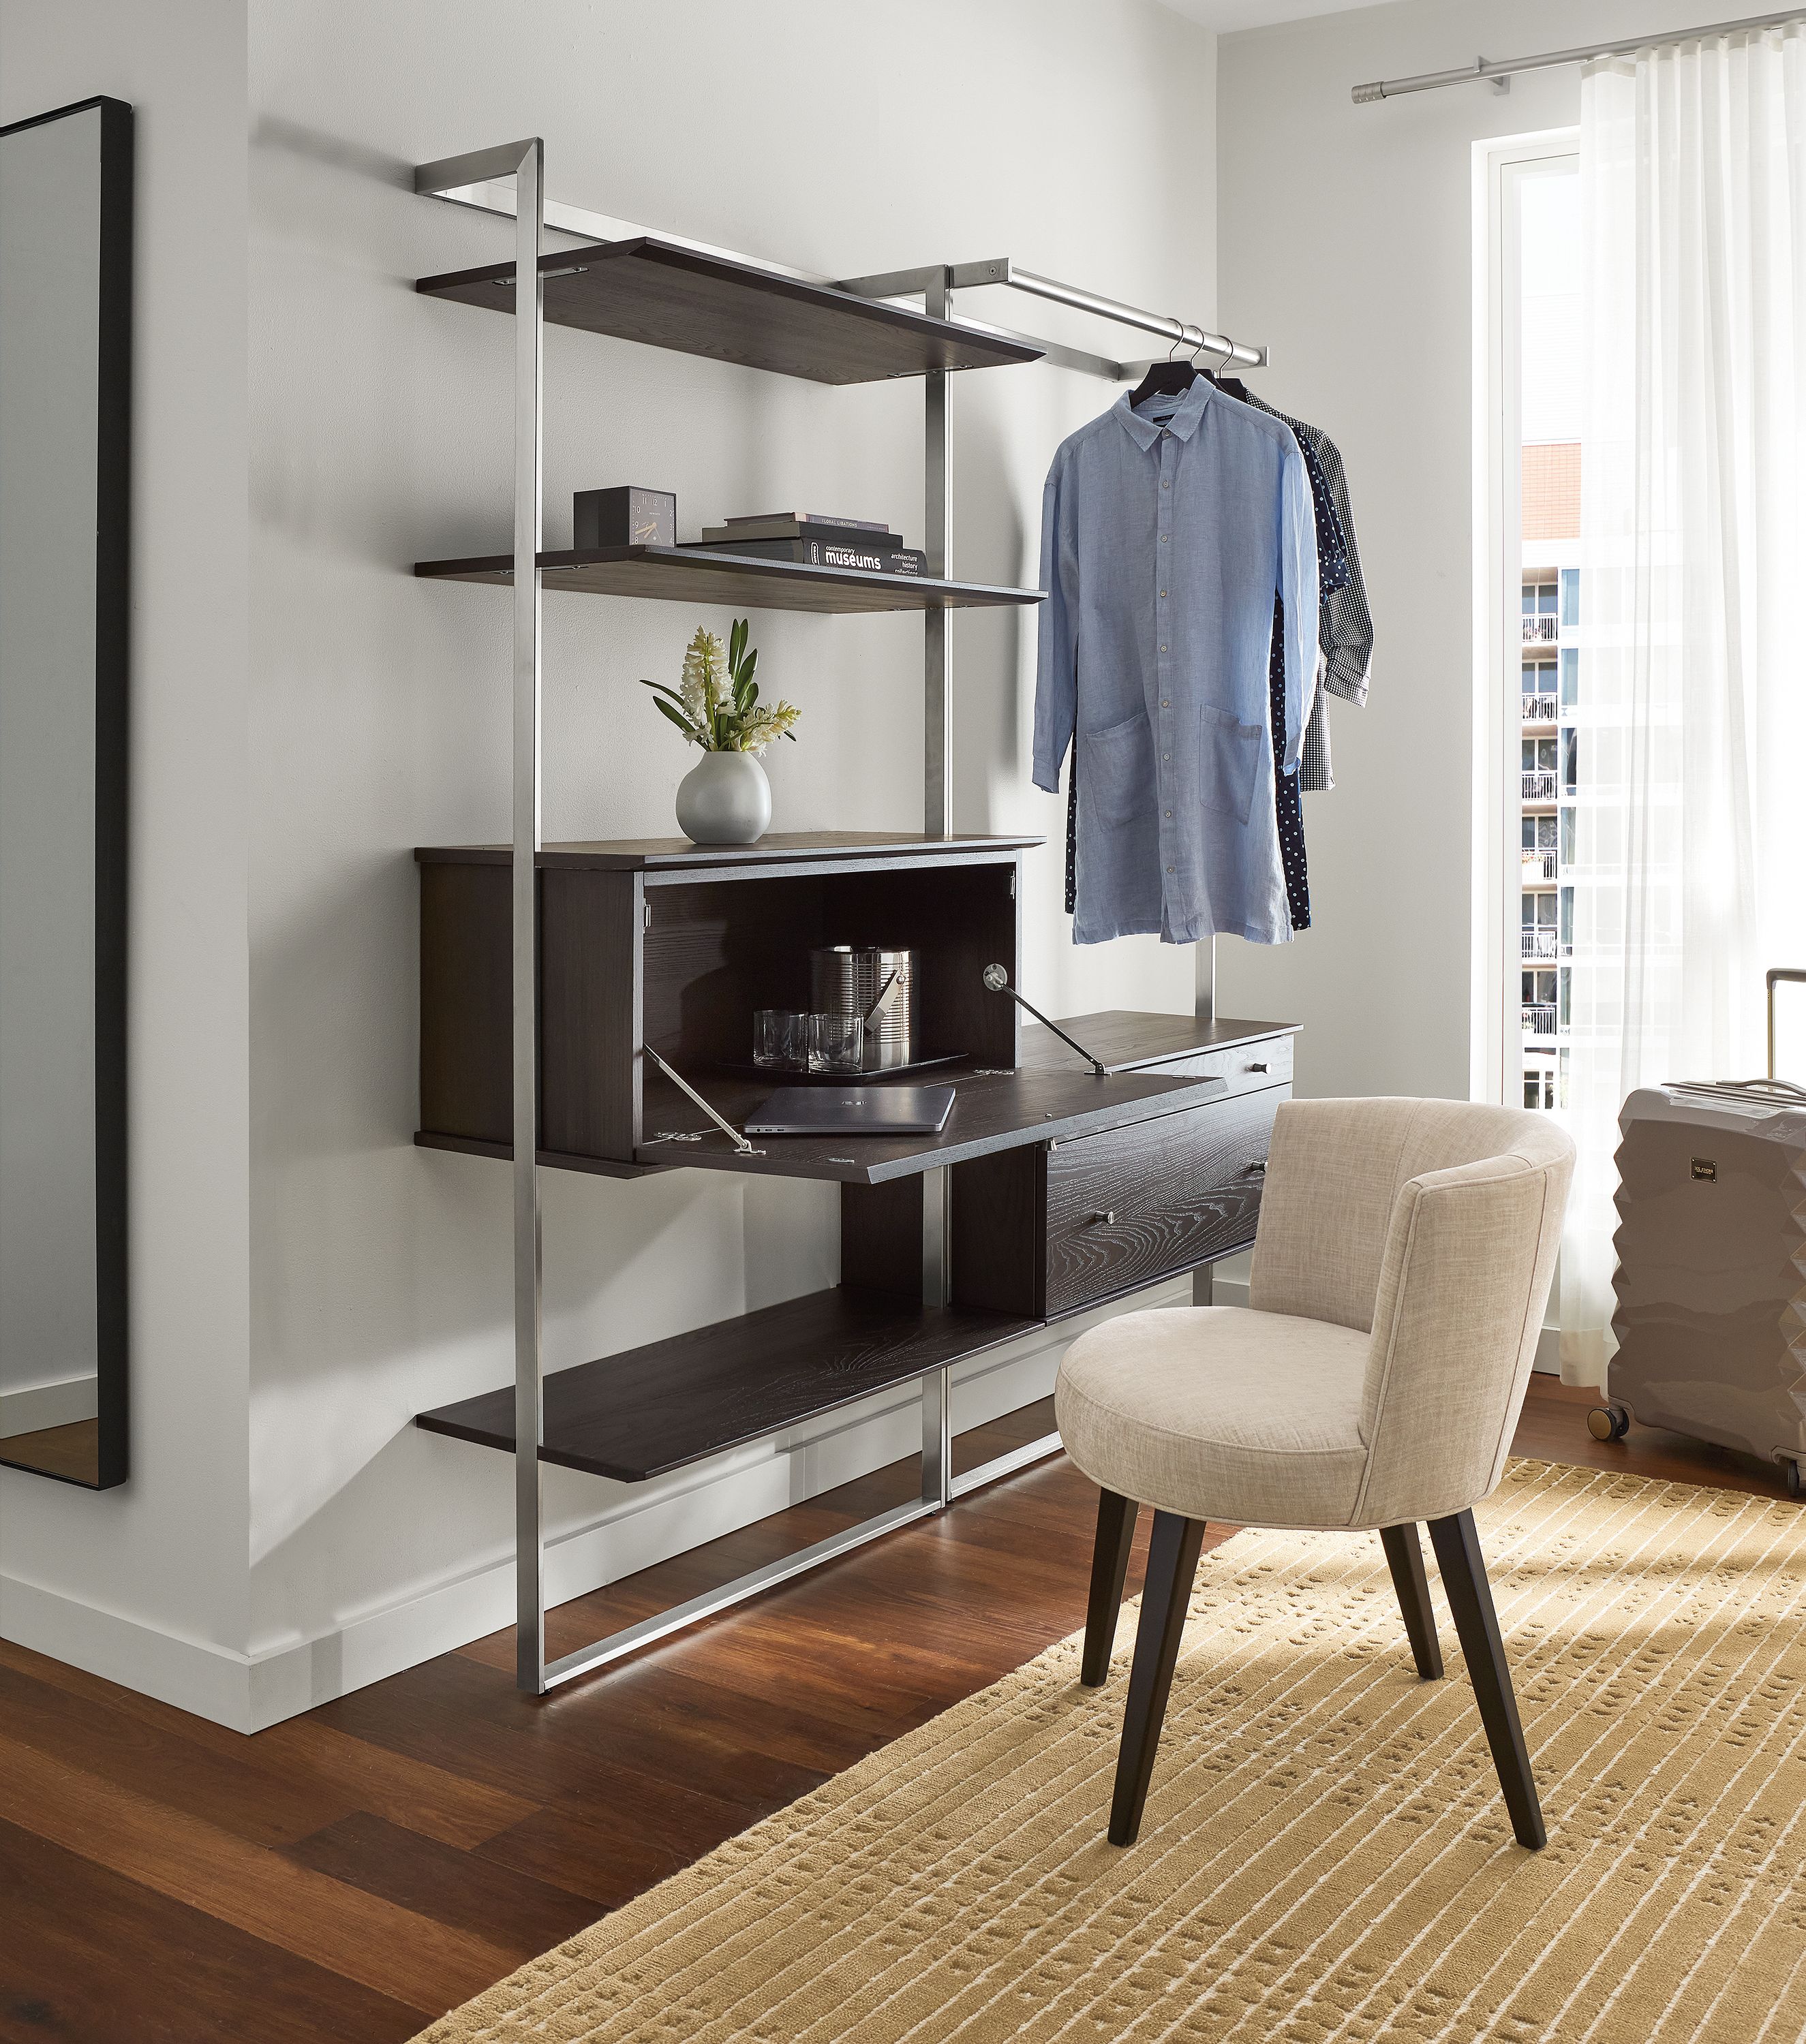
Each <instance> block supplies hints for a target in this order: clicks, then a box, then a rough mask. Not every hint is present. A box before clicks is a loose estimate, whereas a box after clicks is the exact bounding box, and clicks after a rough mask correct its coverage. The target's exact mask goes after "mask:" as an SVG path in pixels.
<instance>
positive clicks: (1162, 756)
mask: <svg viewBox="0 0 1806 2044" xmlns="http://www.w3.org/2000/svg"><path fill="white" fill-rule="evenodd" d="M1160 756H1161V759H1165V757H1166V755H1165V753H1164V752H1163V753H1161V755H1160ZM1172 813H1173V812H1172V810H1170V809H1169V810H1168V811H1167V814H1168V815H1169V816H1171V815H1172Z"/></svg>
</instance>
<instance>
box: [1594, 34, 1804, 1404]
mask: <svg viewBox="0 0 1806 2044" xmlns="http://www.w3.org/2000/svg"><path fill="white" fill-rule="evenodd" d="M1581 206H1582V211H1583V214H1584V217H1585V277H1586V281H1585V290H1586V295H1587V306H1586V313H1587V318H1586V326H1587V343H1586V376H1585V420H1584V426H1583V433H1582V467H1581V530H1582V537H1583V552H1582V561H1583V567H1582V571H1581V632H1582V638H1581V670H1580V691H1581V693H1580V705H1579V709H1578V711H1577V716H1576V720H1575V721H1576V724H1577V763H1576V767H1577V770H1576V774H1575V779H1576V783H1577V793H1576V797H1575V815H1574V836H1573V845H1572V847H1571V849H1572V853H1573V856H1572V859H1571V860H1570V861H1569V871H1570V873H1571V874H1572V877H1573V886H1574V904H1573V958H1572V962H1571V966H1570V982H1569V985H1570V999H1571V1016H1570V1032H1571V1039H1572V1044H1573V1049H1572V1053H1571V1062H1570V1069H1569V1106H1570V1108H1571V1112H1572V1120H1573V1130H1574V1135H1575V1139H1576V1141H1577V1143H1578V1145H1579V1148H1580V1164H1579V1167H1578V1170H1577V1174H1576V1180H1575V1186H1574V1194H1573V1202H1572V1205H1571V1208H1570V1211H1569V1224H1568V1234H1567V1237H1566V1239H1565V1242H1564V1243H1563V1248H1562V1264H1561V1365H1562V1374H1563V1376H1564V1377H1565V1378H1566V1379H1567V1380H1568V1381H1569V1382H1570V1383H1577V1384H1598V1383H1602V1382H1603V1381H1604V1367H1605V1363H1606V1361H1607V1358H1608V1356H1609V1354H1610V1353H1611V1351H1612V1348H1613V1347H1615V1343H1614V1342H1613V1340H1612V1334H1611V1320H1612V1268H1613V1264H1614V1261H1615V1259H1614V1256H1613V1252H1612V1231H1613V1228H1614V1227H1615V1223H1616V1216H1615V1212H1614V1209H1613V1206H1612V1193H1613V1192H1614V1190H1615V1185H1616V1173H1615V1168H1614V1166H1613V1162H1612V1153H1613V1151H1614V1149H1615V1145H1616V1143H1617V1139H1618V1131H1617V1115H1618V1110H1619V1107H1620V1105H1622V1103H1623V1099H1624V1097H1625V1095H1626V1094H1627V1093H1629V1092H1630V1091H1631V1089H1632V1088H1633V1087H1635V1086H1638V1085H1650V1084H1652V1083H1655V1082H1660V1081H1661V1080H1663V1079H1669V1078H1747V1077H1750V1076H1751V1075H1753V1074H1755V1073H1758V1072H1759V1071H1761V1070H1762V1069H1763V1058H1764V1055H1765V1053H1764V1047H1763V1024H1762V1003H1763V982H1762V974H1763V972H1764V970H1765V968H1766V966H1769V965H1794V964H1800V963H1806V657H1803V648H1806V619H1803V617H1802V615H1801V606H1802V603H1803V601H1806V559H1803V556H1802V548H1803V546H1806V482H1803V478H1806V28H1801V27H1799V26H1793V27H1789V28H1788V29H1782V30H1769V31H1766V32H1763V33H1758V34H1753V35H1745V36H1738V37H1714V38H1711V39H1708V40H1703V41H1697V40H1696V41H1693V42H1688V43H1682V44H1669V45H1667V46H1665V47H1664V48H1659V49H1654V50H1649V51H1645V52H1642V53H1640V54H1639V55H1638V56H1636V57H1635V59H1627V58H1620V59H1612V60H1605V61H1603V62H1600V63H1596V64H1594V65H1592V66H1589V67H1588V70H1587V71H1586V72H1585V75H1584V78H1583V81H1582V84H1581ZM1792 1076H1793V1077H1796V1078H1806V1074H1792Z"/></svg>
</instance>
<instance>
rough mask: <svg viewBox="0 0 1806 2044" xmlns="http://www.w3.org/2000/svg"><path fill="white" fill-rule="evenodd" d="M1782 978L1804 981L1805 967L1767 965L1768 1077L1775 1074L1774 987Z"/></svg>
mask: <svg viewBox="0 0 1806 2044" xmlns="http://www.w3.org/2000/svg"><path fill="white" fill-rule="evenodd" d="M1784 979H1790V980H1800V981H1806V967H1803V966H1793V965H1771V966H1769V1078H1771V1079H1772V1078H1773V1077H1774V1075H1775V988H1776V986H1777V985H1778V984H1779V983H1780V982H1781V981H1782V980H1784Z"/></svg>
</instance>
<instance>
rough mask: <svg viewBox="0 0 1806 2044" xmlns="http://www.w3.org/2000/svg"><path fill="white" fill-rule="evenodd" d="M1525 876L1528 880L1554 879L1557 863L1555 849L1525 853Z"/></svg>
mask: <svg viewBox="0 0 1806 2044" xmlns="http://www.w3.org/2000/svg"><path fill="white" fill-rule="evenodd" d="M1523 877H1524V878H1525V879H1526V880H1553V879H1554V878H1555V877H1556V865H1555V854H1554V851H1553V850H1549V851H1527V852H1526V853H1525V854H1524V855H1523Z"/></svg>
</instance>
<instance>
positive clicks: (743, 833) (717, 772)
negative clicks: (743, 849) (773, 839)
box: [677, 752, 772, 844]
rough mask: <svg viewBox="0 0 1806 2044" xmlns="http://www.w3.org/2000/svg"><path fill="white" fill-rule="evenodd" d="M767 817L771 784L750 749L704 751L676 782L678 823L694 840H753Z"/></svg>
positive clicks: (749, 842)
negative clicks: (745, 750) (744, 750)
mask: <svg viewBox="0 0 1806 2044" xmlns="http://www.w3.org/2000/svg"><path fill="white" fill-rule="evenodd" d="M771 820H772V784H771V782H769V781H768V780H767V779H766V778H765V770H764V767H761V765H760V764H759V763H758V761H757V759H756V758H754V756H753V754H751V753H750V752H705V753H704V754H703V756H702V758H701V759H699V760H698V761H697V762H696V763H695V766H694V767H691V769H690V770H689V772H688V773H687V774H685V775H684V778H683V779H682V780H681V781H680V782H678V784H677V826H678V828H679V829H680V830H681V831H682V832H683V833H684V836H686V837H687V838H688V839H689V840H691V843H695V844H752V843H756V842H757V840H758V839H760V838H761V837H762V836H764V831H765V826H766V825H767V824H768V823H769V822H770V821H771Z"/></svg>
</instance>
